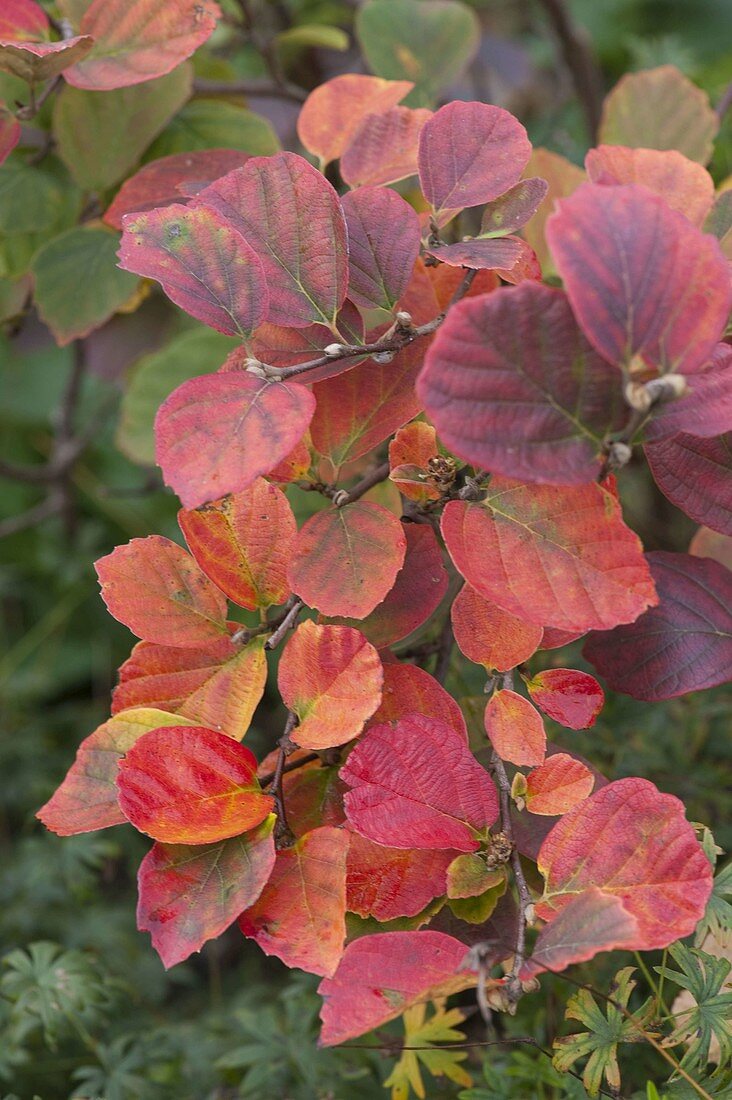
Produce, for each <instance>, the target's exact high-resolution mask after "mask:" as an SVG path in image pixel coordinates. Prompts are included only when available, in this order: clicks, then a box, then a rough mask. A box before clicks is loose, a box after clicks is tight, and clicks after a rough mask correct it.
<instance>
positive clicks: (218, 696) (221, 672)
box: [112, 623, 267, 741]
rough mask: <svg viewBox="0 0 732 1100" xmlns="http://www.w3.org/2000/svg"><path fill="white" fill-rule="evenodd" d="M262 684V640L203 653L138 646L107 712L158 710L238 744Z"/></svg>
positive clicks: (122, 671)
mask: <svg viewBox="0 0 732 1100" xmlns="http://www.w3.org/2000/svg"><path fill="white" fill-rule="evenodd" d="M232 625H233V626H234V627H238V625H239V624H237V623H235V624H232ZM266 680H267V662H266V660H265V656H264V640H263V639H262V638H253V639H252V641H251V642H250V643H249V644H248V645H246V646H238V645H234V644H233V642H231V641H230V640H229V639H228V638H221V640H220V641H218V642H214V643H212V644H210V645H208V646H206V647H205V648H202V649H199V648H196V649H178V648H174V647H173V646H162V645H155V644H154V643H151V642H138V644H137V645H136V646H135V648H134V649H133V650H132V653H131V655H130V657H129V658H128V659H127V660H126V661H125V663H124V664H123V665H122V667H121V668H120V670H119V684H118V685H117V687H116V688H115V689H114V692H113V694H112V714H118V713H119V712H120V711H122V710H127V708H128V707H158V708H159V709H160V710H165V711H170V712H172V713H175V714H182V715H183V716H184V717H186V718H190V719H191V720H192V721H194V722H195V723H196V724H197V725H201V726H207V727H208V728H209V729H213V730H221V732H222V733H228V734H229V736H230V737H234V738H236V740H237V741H241V739H242V737H243V736H244V734H245V733H246V732H247V730H248V729H249V726H250V725H251V721H252V716H253V714H254V711H255V710H256V708H257V706H258V704H259V701H260V699H261V698H262V695H263V693H264V685H265V683H266Z"/></svg>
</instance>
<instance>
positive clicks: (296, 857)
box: [239, 826, 349, 974]
mask: <svg viewBox="0 0 732 1100" xmlns="http://www.w3.org/2000/svg"><path fill="white" fill-rule="evenodd" d="M348 839H349V834H348V833H347V832H346V831H345V830H344V829H332V828H330V827H328V826H323V827H322V828H320V829H313V831H312V832H310V833H307V834H306V835H305V836H304V837H302V838H301V839H300V840H298V841H297V842H296V843H295V844H294V845H293V846H292V847H291V848H285V849H284V850H283V851H281V852H279V853H278V855H277V859H276V861H275V866H274V870H273V872H272V875H271V877H270V880H269V882H268V883H267V885H266V886H265V888H264V890H263V892H262V894H261V895H260V897H259V900H258V901H256V902H255V903H254V905H253V906H251V907H250V908H249V909H246V910H245V911H244V912H243V913H242V914H241V916H240V917H239V927H240V928H241V930H242V932H243V933H244V935H245V936H251V937H252V939H255V940H256V941H257V943H258V944H259V946H260V947H261V948H262V950H263V951H264V953H265V955H276V956H277V957H278V958H279V959H282V961H283V963H284V964H285V965H286V966H297V967H299V968H300V969H301V970H306V971H307V972H308V973H310V974H332V973H333V972H334V970H335V969H336V967H337V966H338V963H339V961H340V958H341V955H342V954H343V944H344V941H345V938H346V920H345V916H346V855H347V852H348Z"/></svg>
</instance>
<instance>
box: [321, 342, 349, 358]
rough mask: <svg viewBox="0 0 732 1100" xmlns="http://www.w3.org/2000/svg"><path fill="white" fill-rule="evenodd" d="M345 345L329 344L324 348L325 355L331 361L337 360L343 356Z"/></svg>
mask: <svg viewBox="0 0 732 1100" xmlns="http://www.w3.org/2000/svg"><path fill="white" fill-rule="evenodd" d="M343 350H344V348H343V344H328V346H327V347H325V348H323V354H324V355H327V356H328V358H329V359H335V358H336V357H337V356H338V355H342V354H343Z"/></svg>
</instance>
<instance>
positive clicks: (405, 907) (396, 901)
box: [346, 833, 455, 921]
mask: <svg viewBox="0 0 732 1100" xmlns="http://www.w3.org/2000/svg"><path fill="white" fill-rule="evenodd" d="M454 857H455V853H454V852H451V851H449V850H448V851H431V850H430V849H428V848H385V847H384V846H383V845H382V844H374V842H373V841H372V840H367V839H366V838H365V837H362V836H359V834H358V833H352V834H351V843H350V846H349V848H348V878H347V880H346V898H347V900H346V908H347V909H348V911H349V913H357V914H358V915H359V916H360V917H374V918H375V919H376V920H379V921H387V920H395V919H396V918H397V917H416V915H417V913H421V912H422V910H423V909H424V908H425V906H426V905H429V903H430V902H431V901H432V900H433V899H434V898H439V897H442V895H443V894H444V893H445V876H446V874H447V868H448V867H449V865H450V863H451V862H452V861H453V859H454Z"/></svg>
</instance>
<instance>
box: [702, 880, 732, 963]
mask: <svg viewBox="0 0 732 1100" xmlns="http://www.w3.org/2000/svg"><path fill="white" fill-rule="evenodd" d="M727 898H732V863H728V864H727V866H726V867H723V868H722V870H721V871H719V872H718V873H717V875H715V878H714V882H713V884H712V893H711V895H710V897H709V901H708V902H707V908H706V911H705V913H704V916H703V917H702V919H701V921H700V922H699V924H698V926H697V929H696V932H695V934H694V943H695V945H696V946H697V947H699V946H700V945H701V944H702V943H703V941H704V940H705V939H706V937H707V936H708V935H712V936H714V938H715V939H721V938H723V937H724V936H725V935H729V933H730V932H732V904H731V903H730V902H729V901H727Z"/></svg>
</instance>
